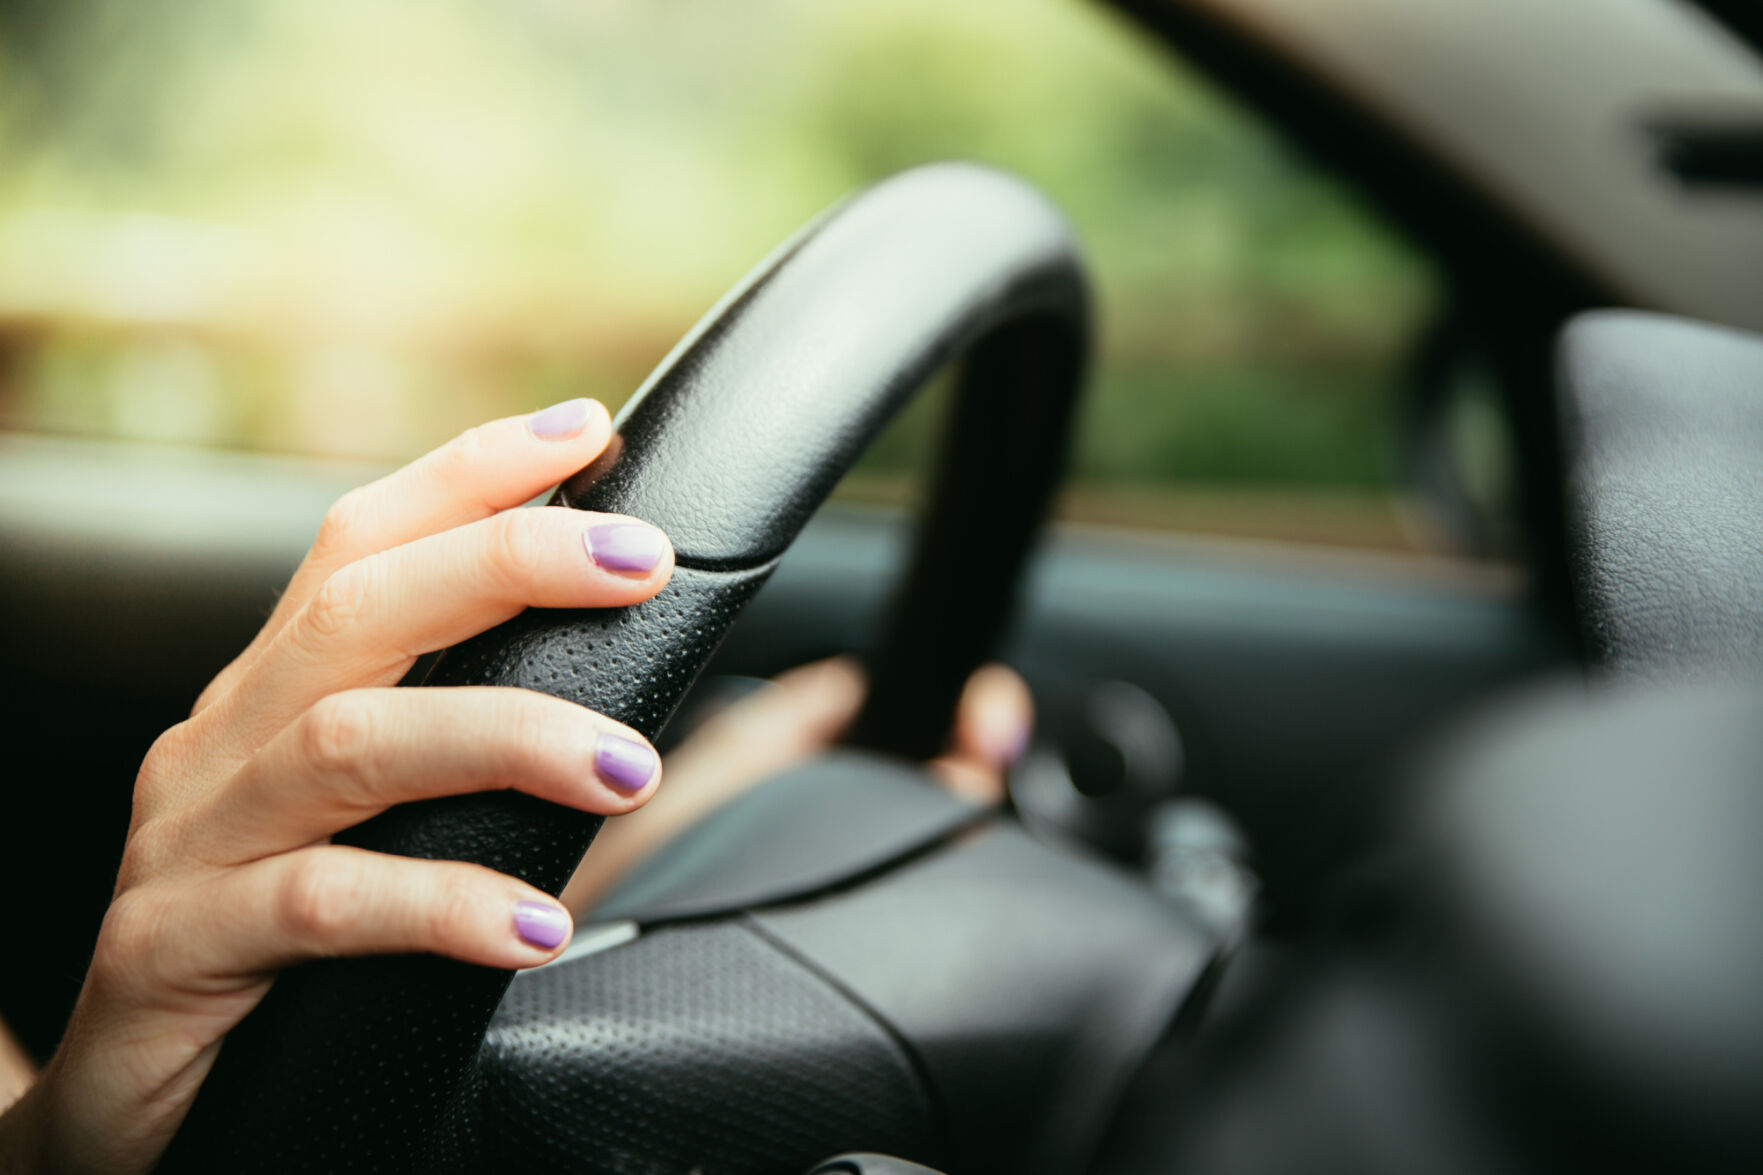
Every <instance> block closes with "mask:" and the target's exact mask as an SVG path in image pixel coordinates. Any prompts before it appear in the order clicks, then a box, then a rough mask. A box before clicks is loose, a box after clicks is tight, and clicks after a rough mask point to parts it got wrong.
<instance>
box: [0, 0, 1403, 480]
mask: <svg viewBox="0 0 1763 1175" xmlns="http://www.w3.org/2000/svg"><path fill="white" fill-rule="evenodd" d="M0 155H3V157H4V159H5V160H6V166H5V168H4V169H0V357H3V358H4V359H5V360H6V362H5V364H4V366H3V367H0V425H5V426H10V427H25V428H53V429H61V430H67V431H75V432H85V433H96V434H105V435H127V436H143V437H150V438H155V439H170V440H183V441H195V442H199V443H207V444H222V445H233V446H244V447H256V448H280V449H290V448H291V449H299V450H307V451H319V452H332V453H338V454H344V455H352V456H360V455H369V456H383V457H401V456H406V455H408V454H411V453H414V452H417V451H420V450H421V449H422V448H424V447H426V446H428V445H430V444H432V443H434V442H435V441H437V440H438V439H440V438H442V437H444V436H446V435H448V434H449V433H451V432H453V431H456V430H457V429H458V428H461V427H464V426H466V425H468V424H470V423H473V422H474V421H475V420H476V419H479V418H482V417H483V416H486V415H490V414H493V413H499V412H509V411H519V410H524V409H526V408H530V407H533V406H536V405H538V404H541V403H544V402H547V401H549V400H551V399H555V398H560V397H562V396H566V395H572V394H579V393H580V392H582V391H584V390H585V391H588V392H590V393H593V394H597V395H601V396H603V397H604V398H607V399H609V400H611V401H613V402H614V403H616V402H617V401H619V400H621V399H622V398H623V397H624V396H625V395H627V394H628V393H629V391H630V390H632V389H633V388H634V386H635V385H636V383H637V382H639V381H640V379H641V377H642V375H643V374H644V373H645V372H646V371H647V369H648V368H649V367H650V366H651V365H652V364H653V363H654V362H655V361H656V360H658V359H659V358H660V356H661V355H662V354H664V353H665V351H666V349H667V348H668V346H669V345H671V342H672V340H673V339H674V338H676V337H677V336H678V335H679V334H681V333H682V332H683V331H684V330H685V329H686V328H687V327H688V326H689V325H690V324H691V322H692V320H693V319H694V318H695V317H696V316H697V315H698V314H699V313H701V312H702V310H703V308H704V307H706V306H708V305H709V304H710V303H711V302H712V301H714V300H715V298H716V297H717V296H718V295H719V294H720V292H721V291H722V290H723V289H724V288H726V287H727V285H728V284H730V283H731V282H732V281H733V280H735V279H736V278H737V277H738V276H739V275H740V273H741V272H742V271H743V270H744V269H745V268H746V267H747V266H748V265H749V264H751V263H752V262H753V261H755V260H757V259H758V258H759V257H760V256H762V255H763V254H764V253H765V252H766V251H767V250H768V249H769V248H770V247H771V246H772V245H773V244H775V243H776V241H777V240H779V239H781V238H782V237H783V236H784V235H786V234H787V233H788V232H789V231H791V230H792V229H793V228H795V227H796V226H797V225H798V224H799V223H800V222H802V221H803V220H805V219H806V218H808V217H809V216H811V215H813V214H814V213H815V212H816V211H818V210H819V209H820V208H821V207H823V206H824V205H825V204H826V203H828V202H829V201H831V200H833V199H835V198H837V197H838V196H840V195H841V194H843V193H845V192H847V191H849V190H851V189H853V188H855V187H858V186H861V185H863V184H866V183H869V182H871V181H873V180H875V179H877V178H880V177H882V176H885V175H887V174H889V173H891V172H893V171H896V170H898V169H900V168H904V167H909V166H912V165H914V164H917V163H922V162H925V161H929V160H934V159H942V158H950V157H963V158H972V159H979V160H984V161H987V162H991V163H995V164H997V165H1000V166H1002V167H1006V168H1009V169H1011V170H1014V171H1016V172H1018V173H1020V174H1022V175H1024V176H1026V177H1027V178H1029V179H1030V180H1032V181H1034V182H1035V183H1037V184H1039V185H1040V186H1041V187H1043V188H1044V189H1045V190H1046V191H1047V192H1048V193H1050V194H1051V196H1052V197H1053V198H1054V199H1055V200H1056V201H1057V202H1058V203H1059V204H1060V205H1061V206H1062V207H1063V208H1065V209H1066V211H1067V212H1068V214H1069V215H1070V217H1071V219H1072V221H1073V223H1074V224H1075V225H1076V227H1077V230H1078V232H1079V234H1080V235H1081V236H1082V237H1083V239H1084V240H1085V242H1086V245H1087V247H1088V249H1089V251H1090V254H1091V257H1092V259H1093V261H1094V264H1095V269H1096V273H1097V277H1098V287H1099V294H1100V308H1101V313H1102V320H1103V332H1102V339H1101V354H1100V358H1099V363H1098V366H1097V370H1096V379H1095V382H1094V386H1093V390H1092V395H1091V398H1090V401H1089V404H1088V406H1087V408H1086V411H1085V417H1084V427H1083V433H1082V436H1081V438H1080V448H1079V456H1078V460H1077V468H1078V472H1079V473H1080V474H1081V476H1082V477H1083V478H1084V479H1086V480H1088V481H1089V482H1092V483H1099V484H1102V483H1112V484H1121V485H1137V484H1152V485H1170V484H1179V483H1183V482H1205V483H1240V484H1245V485H1251V484H1252V485H1262V486H1267V485H1274V486H1278V485H1316V486H1332V487H1361V488H1366V489H1375V488H1378V487H1384V486H1387V485H1388V484H1389V483H1390V480H1391V476H1392V470H1393V468H1394V461H1393V456H1394V454H1393V430H1392V424H1393V418H1394V406H1393V400H1392V397H1393V395H1394V393H1395V380H1396V378H1397V376H1398V372H1399V369H1400V365H1401V363H1402V361H1403V359H1404V356H1405V354H1406V351H1407V349H1408V348H1409V346H1410V345H1411V343H1412V340H1413V338H1414V336H1415V334H1416V333H1417V332H1418V331H1419V330H1420V329H1421V328H1422V327H1423V326H1424V324H1425V322H1426V321H1427V319H1428V317H1429V315H1430V314H1431V313H1432V312H1433V304H1434V299H1435V296H1436V294H1435V288H1434V286H1435V279H1434V276H1433V274H1432V273H1431V271H1430V269H1429V267H1428V266H1427V265H1426V263H1425V262H1424V261H1423V260H1422V259H1420V258H1418V257H1416V256H1415V255H1414V254H1413V253H1411V252H1410V251H1409V250H1408V249H1407V248H1405V247H1404V246H1403V244H1402V243H1401V242H1400V241H1398V240H1396V239H1394V238H1392V237H1391V235H1390V234H1388V233H1387V232H1386V231H1384V230H1383V229H1382V228H1381V227H1380V226H1379V225H1378V224H1377V223H1376V222H1375V221H1374V220H1373V219H1371V218H1370V217H1368V216H1367V215H1366V213H1365V212H1364V211H1363V210H1362V209H1361V208H1360V207H1359V206H1358V205H1357V204H1356V203H1355V201H1354V200H1353V198H1352V197H1351V196H1350V194H1348V193H1346V192H1344V191H1343V190H1341V189H1340V188H1339V187H1338V186H1337V185H1336V184H1334V183H1333V182H1331V181H1330V180H1329V179H1327V178H1326V177H1324V176H1322V175H1320V174H1318V173H1317V172H1316V171H1314V170H1312V169H1311V168H1309V167H1308V166H1307V165H1306V164H1304V163H1303V162H1302V161H1300V160H1298V159H1296V158H1295V157H1294V156H1293V155H1292V154H1291V153H1290V152H1289V151H1288V150H1286V149H1285V148H1284V147H1283V146H1282V144H1281V143H1280V142H1279V140H1278V139H1277V138H1276V137H1275V136H1274V135H1272V134H1270V133H1269V132H1268V131H1267V130H1266V129H1265V128H1263V127H1261V126H1260V125H1258V124H1257V123H1256V122H1255V121H1254V120H1253V119H1252V118H1249V117H1247V116H1245V115H1244V114H1243V113H1241V112H1240V111H1238V110H1236V109H1235V108H1233V107H1232V106H1231V104H1230V103H1229V102H1228V101H1225V100H1222V99H1221V98H1220V97H1219V96H1218V95H1216V94H1215V93H1214V92H1212V91H1211V90H1210V89H1208V88H1207V87H1206V86H1205V85H1204V84H1201V83H1200V82H1198V81H1197V80H1196V79H1195V78H1194V76H1193V75H1191V74H1190V73H1189V72H1188V71H1187V70H1186V69H1185V68H1184V67H1182V66H1181V65H1180V64H1179V63H1178V62H1176V61H1174V60H1173V59H1171V58H1169V57H1167V56H1166V55H1165V54H1164V53H1163V52H1162V51H1161V50H1160V49H1159V48H1158V47H1156V46H1154V45H1152V44H1151V43H1149V42H1148V41H1147V40H1145V39H1143V38H1142V37H1140V36H1139V35H1138V34H1137V33H1136V32H1135V31H1134V30H1132V29H1130V28H1129V27H1127V26H1126V25H1125V24H1123V23H1122V22H1121V21H1120V20H1119V19H1117V18H1116V17H1114V16H1113V15H1112V14H1111V13H1109V12H1108V11H1106V10H1105V9H1103V8H1101V7H1099V6H1097V5H1094V4H1091V3H1081V2H1079V0H966V2H965V3H961V4H950V3H947V2H946V0H890V2H888V3H879V2H867V0H866V2H856V0H847V2H844V3H825V2H824V0H818V2H817V0H745V2H743V3H741V4H702V3H698V4H694V3H686V2H685V0H596V2H593V3H577V2H574V0H500V2H499V3H496V4H482V3H478V2H468V0H371V2H363V0H158V2H146V0H88V2H87V3H84V4H80V5H69V4H65V3H61V2H58V0H15V2H14V3H12V4H10V5H7V6H0ZM933 415H934V406H929V405H927V406H923V407H920V408H918V409H917V410H915V411H914V412H913V413H911V414H910V415H909V417H908V419H907V420H906V421H904V422H902V424H901V425H900V426H899V427H898V428H896V429H895V430H894V431H893V432H892V433H890V435H889V436H888V438H886V440H885V441H884V443H883V444H881V445H880V446H878V447H877V449H876V451H875V452H874V453H873V454H872V455H871V457H870V458H869V459H868V467H869V468H870V469H872V470H875V469H880V470H889V469H895V468H900V467H906V466H910V465H912V464H914V463H915V462H916V461H918V460H919V459H920V457H921V455H922V453H923V451H924V450H925V448H926V446H927V443H928V440H927V438H928V434H929V432H930V431H931V429H932V427H933Z"/></svg>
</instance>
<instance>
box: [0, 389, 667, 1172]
mask: <svg viewBox="0 0 1763 1175" xmlns="http://www.w3.org/2000/svg"><path fill="white" fill-rule="evenodd" d="M610 435H611V422H610V420H609V419H608V417H607V414H606V410H605V409H604V408H603V407H601V406H600V405H599V404H596V403H593V402H592V401H587V400H575V401H570V402H568V403H565V404H560V405H558V406H556V407H554V408H550V409H547V410H545V411H544V412H540V413H537V414H534V415H533V416H530V417H516V418H509V419H506V420H499V421H495V422H493V423H491V424H487V425H484V426H482V427H481V428H477V429H473V430H472V431H470V432H468V433H466V434H464V435H463V436H461V437H459V438H458V439H456V440H454V441H453V442H451V443H450V444H448V445H446V446H444V447H443V448H441V449H438V450H436V451H435V452H433V453H430V454H429V455H428V456H426V457H424V458H422V459H421V460H419V461H417V462H415V463H414V464H412V465H410V466H407V467H406V468H404V469H402V470H400V471H398V472H397V473H394V474H392V475H390V476H389V477H387V478H385V479H384V480H382V481H380V482H376V483H374V484H373V485H370V486H366V487H363V488H362V489H359V490H356V491H353V492H352V493H350V494H348V495H346V496H345V497H344V498H343V499H342V500H340V501H339V502H338V503H337V504H336V506H335V507H333V509H332V510H331V512H330V514H329V516H328V517H327V518H326V519H325V522H324V525H323V527H322V528H321V530H320V532H319V536H318V540H317V542H316V543H315V544H314V546H313V548H312V550H311V552H310V553H309V554H308V555H307V556H306V559H305V561H304V562H303V563H302V564H301V565H300V568H299V570H298V571H297V572H296V573H295V574H294V577H293V580H292V582H291V583H290V584H289V585H288V590H287V593H286V594H285V595H284V596H283V597H282V599H281V601H280V603H279V604H278V605H277V607H276V608H275V611H274V613H273V614H272V615H271V616H270V618H269V622H268V623H267V624H266V625H265V626H264V628H263V631H262V632H260V633H259V634H258V635H257V637H256V639H254V640H253V641H252V642H251V644H250V646H249V647H248V648H247V649H246V650H245V651H244V652H243V653H242V654H241V655H240V656H239V658H238V659H237V660H236V661H234V662H233V663H232V664H231V665H229V666H228V667H227V668H226V669H225V670H223V671H222V672H221V674H220V675H219V676H218V677H217V678H215V680H214V682H213V683H212V684H211V685H209V687H208V688H207V689H206V690H205V691H204V692H203V694H202V696H201V698H200V699H199V700H198V701H197V703H196V706H195V710H194V712H193V713H192V714H191V716H190V718H189V719H188V720H187V721H185V722H183V723H180V724H179V725H178V726H176V727H173V728H172V729H171V730H169V731H167V732H166V733H165V734H164V735H162V736H161V737H160V738H159V740H158V741H157V742H156V743H155V744H154V745H153V748H152V750H151V751H150V752H149V753H148V755H147V758H146V761H145V762H144V763H143V764H142V766H141V771H140V775H139V777H138V779H137V781H136V785H135V794H134V815H133V820H132V823H131V827H130V830H129V835H128V841H127V845H126V848H125V850H124V854H123V859H122V866H121V871H120V875H119V879H118V881H117V887H116V896H115V898H114V900H113V904H112V905H111V907H110V910H109V912H108V914H107V915H106V917H105V919H104V924H103V928H102V930H101V932H100V934H99V936H98V941H97V945H96V949H95V953H94V957H93V960H92V964H91V968H90V970H89V972H88V973H87V975H86V980H85V985H84V987H83V988H82V990H81V992H80V996H79V1000H78V1003H77V1005H76V1007H75V1010H74V1014H73V1018H72V1020H71V1022H70V1024H69V1027H68V1030H67V1033H66V1036H65V1037H64V1039H63V1041H62V1044H61V1047H60V1049H59V1050H58V1051H57V1053H56V1055H55V1056H54V1057H53V1058H52V1059H51V1060H50V1062H49V1064H48V1066H47V1067H46V1068H45V1070H44V1072H43V1074H42V1075H41V1077H40V1078H39V1079H38V1080H37V1082H36V1083H35V1084H34V1085H33V1086H32V1087H31V1089H30V1090H29V1091H28V1092H27V1093H26V1094H25V1096H24V1098H23V1100H21V1101H20V1102H19V1103H18V1104H17V1105H15V1106H14V1107H13V1108H12V1109H11V1110H10V1111H8V1112H7V1113H6V1114H5V1115H4V1116H3V1117H0V1168H3V1169H5V1170H6V1171H9V1172H10V1171H13V1170H25V1171H37V1170H53V1171H62V1170H74V1171H94V1172H97V1171H102V1172H134V1171H144V1170H147V1169H148V1168H150V1167H151V1166H152V1165H153V1163H154V1162H155V1161H156V1159H157V1158H158V1156H159V1155H160V1153H161V1152H162V1151H163V1150H164V1148H165V1146H166V1144H167V1143H168V1142H169V1141H170V1139H171V1137H172V1135H173V1134H174V1133H175V1132H176V1130H177V1128H178V1125H179V1123H180V1122H181V1121H182V1120H183V1117H184V1114H185V1112H186V1111H187V1110H188V1108H189V1106H190V1104H191V1102H192V1100H193V1099H194V1098H195V1096H196V1092H197V1090H198V1088H199V1087H200V1086H201V1084H202V1081H203V1079H204V1077H205V1076H206V1075H207V1073H208V1071H209V1068H210V1067H211V1065H212V1064H213V1061H214V1057H215V1055H216V1052H217V1051H218V1049H219V1048H220V1046H221V1042H222V1040H223V1038H224V1037H225V1036H226V1034H227V1032H228V1031H229V1030H230V1029H231V1028H232V1027H233V1026H234V1025H236V1024H237V1023H238V1022H239V1021H240V1020H241V1019H242V1018H243V1017H244V1016H245V1015H246V1013H248V1012H249V1011H250V1010H251V1009H252V1008H253V1007H255V1006H256V1005H257V1003H258V1001H259V1000H261V999H262V998H263V995H264V993H265V992H266V991H267V990H268V989H269V986H270V984H271V982H272V981H273V980H274V978H275V975H276V973H277V971H279V970H280V969H282V968H284V967H287V966H288V965H290V964H292V963H295V962H298V961H300V960H303V959H310V958H315V957H319V956H333V955H361V954H389V953H398V952H433V953H436V954H442V955H448V956H451V957H453V958H457V959H462V960H465V961H468V962H472V963H479V964H483V965H485V966H490V967H507V968H518V967H531V966H534V965H537V964H539V963H544V962H547V961H548V960H550V959H552V958H554V957H556V955H557V954H558V953H559V952H560V950H561V949H562V947H563V945H564V944H565V943H566V942H567V941H568V938H569V935H570V931H571V923H570V918H569V915H568V913H567V912H566V911H565V909H564V908H563V907H562V906H561V905H559V904H558V902H557V901H556V900H555V899H553V898H552V897H550V896H549V895H548V894H545V893H542V892H540V891H539V890H536V889H534V888H532V887H531V886H528V885H525V884H523V883H521V882H519V881H516V880H514V879H513V878H510V877H507V876H504V875H503V874H500V873H497V872H494V871H492V870H489V869H484V868H480V867H478V866H475V865H469V864H464V863H461V862H449V861H420V860H414V859H409V858H404V857H394V856H389V855H383V854H376V853H370V852H366V851H363V850H360V849H355V848H349V847H344V846H341V845H334V844H331V843H329V838H330V837H331V835H332V834H333V833H336V832H338V831H339V830H341V829H344V828H347V827H350V826H351V825H354V824H357V823H359V822H360V821H362V820H364V819H366V818H367V817H369V816H371V815H373V814H374V813H375V812H378V811H380V810H382V809H384V808H386V807H389V806H391V805H393V804H399V803H403V802H405V801H409V800H417V799H423V798H426V797H431V796H439V795H448V794H455V793H461V792H468V791H479V790H486V789H492V788H517V789H520V790H522V791H527V792H531V793H533V794H534V795H538V796H542V797H544V798H545V799H549V800H553V801H556V802H557V803H562V804H568V805H570V806H572V807H575V808H580V809H582V810H585V811H590V812H598V813H604V814H609V815H610V814H618V813H623V812H629V811H631V810H632V809H634V808H636V807H638V806H639V805H641V804H642V803H643V802H644V801H645V800H647V799H648V798H649V796H650V795H652V794H653V793H654V790H655V787H656V784H657V782H658V781H659V778H660V763H659V760H658V758H657V756H656V755H655V752H654V750H653V749H652V748H651V747H650V746H649V745H648V743H647V742H646V741H645V740H643V739H642V738H641V737H640V736H639V735H637V734H636V733H635V732H634V731H631V730H629V729H627V728H625V727H623V726H620V725H618V724H617V723H614V722H611V721H609V720H607V719H605V718H603V717H601V716H599V715H597V714H593V713H591V712H589V711H587V710H584V709H582V708H581V707H579V706H575V705H572V704H571V703H569V702H565V701H561V700H559V699H556V698H551V697H546V696H544V695H541V694H537V693H531V692H528V691H525V690H518V689H495V688H460V689H424V690H401V689H391V688H389V687H391V686H392V685H394V684H395V683H396V682H397V681H398V680H399V679H400V678H401V677H402V676H403V675H404V674H405V673H406V672H407V671H408V670H409V669H410V667H411V665H412V664H413V663H414V661H415V660H416V657H417V656H418V655H419V654H421V653H423V652H425V651H428V650H432V649H439V648H444V647H446V646H448V645H451V644H454V643H456V642H458V641H460V640H463V639H465V638H466V637H469V636H471V635H473V634H475V633H478V632H481V631H483V630H484V629H486V628H489V627H491V626H492V625H495V624H497V623H499V622H501V621H503V620H506V619H508V618H510V617H512V616H514V615H515V614H516V613H518V612H520V611H521V610H522V609H523V608H526V607H528V606H530V605H536V606H540V607H555V608H596V607H617V606H622V605H628V604H634V603H637V602H639V601H641V600H646V599H648V598H650V597H651V596H653V595H655V593H657V592H658V591H660V590H661V588H662V587H663V586H664V585H665V584H666V583H667V580H668V577H669V576H670V575H671V574H672V570H673V552H672V549H671V547H670V545H669V544H668V542H667V540H666V538H665V537H664V536H663V535H662V534H661V533H660V532H659V531H658V530H655V529H654V528H652V527H649V526H646V525H643V524H641V523H638V522H636V521H635V520H633V519H626V518H617V517H611V516H605V515H591V514H589V515H584V514H582V513H579V512H577V511H574V510H566V509H546V508H540V509H510V507H515V506H518V505H520V504H521V503H522V502H525V501H527V500H529V499H530V498H532V497H533V496H534V495H535V494H537V493H539V492H541V491H542V490H544V489H545V488H546V487H547V486H549V485H552V484H554V483H556V482H558V481H559V480H561V479H562V478H564V477H567V476H569V475H570V474H572V473H574V472H575V471H576V470H577V469H580V468H581V467H582V466H584V465H586V464H587V463H588V462H589V461H591V460H592V459H593V458H594V457H595V456H597V455H598V454H599V452H600V451H601V449H602V448H603V447H604V446H605V444H606V442H607V440H608V438H609V437H610ZM49 900H52V899H49Z"/></svg>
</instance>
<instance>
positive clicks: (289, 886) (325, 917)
mask: <svg viewBox="0 0 1763 1175" xmlns="http://www.w3.org/2000/svg"><path fill="white" fill-rule="evenodd" d="M355 873H356V871H355V870H353V869H349V868H342V867H339V866H338V864H337V863H336V862H333V861H329V860H326V859H325V857H324V856H323V855H321V854H317V853H311V854H308V855H307V856H305V857H302V858H299V859H297V860H296V861H294V862H293V863H292V864H290V865H289V866H288V869H287V872H286V873H285V874H284V875H283V876H282V879H281V883H280V885H279V887H278V889H277V892H276V895H275V909H276V912H277V915H278V919H279V921H280V923H281V925H282V927H283V928H284V929H285V930H286V931H287V932H288V933H289V934H290V935H291V936H292V937H293V938H294V939H295V940H296V941H298V942H302V943H307V944H310V945H312V946H315V947H317V948H319V949H321V950H322V949H323V948H324V947H325V946H326V945H327V944H330V943H333V942H335V941H336V940H337V939H338V938H339V937H340V936H341V935H342V933H343V931H344V929H345V928H347V927H348V926H350V925H351V924H352V923H353V922H354V921H355V920H356V918H357V916H358V913H359V910H360V907H361V896H362V887H361V885H360V884H359V878H357V877H356V876H355Z"/></svg>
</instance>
